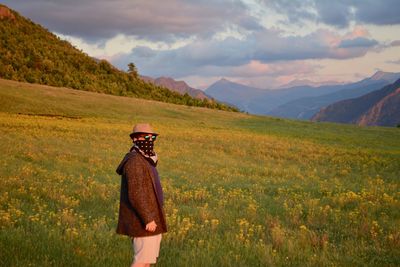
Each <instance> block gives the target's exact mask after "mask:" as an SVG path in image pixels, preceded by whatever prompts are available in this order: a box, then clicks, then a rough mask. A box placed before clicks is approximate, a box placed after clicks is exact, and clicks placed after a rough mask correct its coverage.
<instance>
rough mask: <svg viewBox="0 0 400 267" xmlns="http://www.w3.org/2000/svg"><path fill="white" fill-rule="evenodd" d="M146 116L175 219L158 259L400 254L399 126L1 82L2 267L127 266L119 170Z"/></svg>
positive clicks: (375, 261)
mask: <svg viewBox="0 0 400 267" xmlns="http://www.w3.org/2000/svg"><path fill="white" fill-rule="evenodd" d="M35 114H36V115H35ZM49 114H50V115H57V116H55V117H49V116H48V115H49ZM145 121H147V122H150V123H152V124H153V126H154V128H155V129H156V130H157V131H158V132H159V133H160V138H159V140H158V141H157V144H156V147H157V151H158V152H159V155H160V158H161V160H160V164H159V171H160V174H161V178H162V184H163V187H164V191H165V198H166V206H165V210H166V212H167V216H168V217H167V220H168V225H169V232H168V233H167V234H165V235H164V236H163V241H162V249H161V252H160V253H161V254H160V258H159V264H158V266H187V265H189V264H191V265H192V266H202V265H207V266H231V265H235V264H237V263H239V264H241V265H243V266H259V265H261V266H265V265H275V266H288V265H293V266H298V265H304V264H305V265H310V266H317V265H318V266H328V265H329V266H331V265H332V264H333V265H360V266H361V265H371V266H372V265H382V264H384V265H393V266H394V265H398V264H399V257H400V251H399V246H400V232H399V230H398V227H397V226H398V225H399V222H400V214H399V208H400V205H399V198H400V196H399V193H398V192H399V181H398V173H399V171H400V142H399V140H400V131H399V130H398V129H395V128H383V127H368V128H365V127H358V126H353V125H339V124H331V123H310V122H302V121H291V120H284V119H277V118H270V117H261V116H251V115H246V114H238V113H231V112H224V111H216V110H209V109H205V108H194V107H187V106H179V105H172V104H166V103H160V102H155V101H146V100H140V99H132V98H126V97H117V96H110V95H103V94H96V93H90V92H83V91H76V90H70V89H61V88H52V87H47V86H38V85H32V84H25V83H17V82H12V81H7V80H0V134H1V136H2V137H1V142H0V151H1V153H2V157H1V159H0V166H1V168H0V175H1V180H0V227H1V230H0V251H2V253H1V254H0V264H1V265H2V266H24V265H28V263H32V264H33V265H37V266H71V265H73V266H95V265H96V266H127V265H129V263H130V257H131V251H130V244H129V241H128V239H126V238H124V237H121V236H117V235H115V234H114V231H115V225H116V219H117V218H116V216H117V212H118V201H119V177H118V176H117V175H116V174H115V172H114V170H115V167H116V165H117V164H118V163H119V160H120V159H121V157H122V156H123V155H124V153H125V152H126V151H127V150H128V149H129V147H130V140H129V137H128V133H129V132H130V130H131V128H132V125H133V124H134V123H137V122H145ZM32 251H36V252H37V253H32Z"/></svg>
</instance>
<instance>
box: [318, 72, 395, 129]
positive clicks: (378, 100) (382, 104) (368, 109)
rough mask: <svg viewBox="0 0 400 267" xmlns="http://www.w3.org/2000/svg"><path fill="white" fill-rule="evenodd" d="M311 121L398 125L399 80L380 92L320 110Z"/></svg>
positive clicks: (343, 101) (340, 102)
mask: <svg viewBox="0 0 400 267" xmlns="http://www.w3.org/2000/svg"><path fill="white" fill-rule="evenodd" d="M312 121H330V122H341V123H354V124H358V125H376V126H396V125H399V124H400V79H399V80H397V81H396V82H395V83H393V84H389V85H387V86H385V87H383V88H382V89H380V90H376V91H373V92H371V93H368V94H366V95H363V96H361V97H358V98H353V99H346V100H342V101H339V102H336V103H334V104H331V105H329V106H327V107H325V108H322V109H321V110H320V111H319V112H318V113H317V114H315V115H314V116H313V117H312Z"/></svg>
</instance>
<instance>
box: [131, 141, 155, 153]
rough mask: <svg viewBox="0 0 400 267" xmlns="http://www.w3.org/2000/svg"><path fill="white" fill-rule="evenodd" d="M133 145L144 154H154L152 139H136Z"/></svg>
mask: <svg viewBox="0 0 400 267" xmlns="http://www.w3.org/2000/svg"><path fill="white" fill-rule="evenodd" d="M134 143H135V145H136V146H137V147H138V148H139V149H140V150H142V151H143V152H144V154H145V155H147V156H149V157H151V156H154V155H155V153H154V150H153V147H154V142H153V141H152V140H136V141H135V142H134Z"/></svg>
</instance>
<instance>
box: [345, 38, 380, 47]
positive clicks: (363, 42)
mask: <svg viewBox="0 0 400 267" xmlns="http://www.w3.org/2000/svg"><path fill="white" fill-rule="evenodd" d="M375 45H378V42H377V41H376V40H371V39H367V38H363V37H357V38H355V39H346V40H343V41H341V42H340V44H339V46H338V47H339V48H352V47H372V46H375Z"/></svg>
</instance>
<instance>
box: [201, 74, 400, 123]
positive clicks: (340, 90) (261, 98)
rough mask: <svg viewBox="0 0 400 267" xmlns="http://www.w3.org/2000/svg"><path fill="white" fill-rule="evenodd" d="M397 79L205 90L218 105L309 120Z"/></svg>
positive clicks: (226, 84)
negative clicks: (227, 104) (331, 107)
mask: <svg viewBox="0 0 400 267" xmlns="http://www.w3.org/2000/svg"><path fill="white" fill-rule="evenodd" d="M399 78H400V73H390V72H383V71H378V72H376V73H375V74H374V75H372V76H371V77H369V78H366V79H363V80H361V81H358V82H354V83H348V84H335V85H322V86H317V87H313V86H310V85H303V86H294V87H289V88H283V89H274V90H271V89H264V90H263V89H259V88H254V87H249V86H246V85H241V84H238V83H234V82H231V81H228V80H226V79H221V80H219V81H217V82H215V83H214V84H212V85H211V86H210V87H208V88H207V89H206V91H205V92H206V93H207V94H208V95H210V96H212V97H214V98H216V99H217V100H219V101H222V102H226V103H230V104H232V105H235V106H236V107H238V108H239V109H241V110H243V111H247V112H249V113H254V114H260V115H271V116H277V117H285V118H294V119H305V120H309V119H311V118H312V117H313V115H315V114H316V113H317V112H318V111H319V110H320V109H321V108H323V107H326V106H328V105H330V104H333V103H335V102H337V101H341V100H345V99H350V98H356V97H360V96H362V95H365V94H367V93H370V92H373V91H375V90H379V89H381V88H382V87H383V86H385V85H388V84H391V83H393V82H394V81H396V80H397V79H399Z"/></svg>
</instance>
